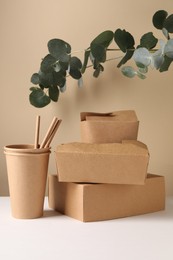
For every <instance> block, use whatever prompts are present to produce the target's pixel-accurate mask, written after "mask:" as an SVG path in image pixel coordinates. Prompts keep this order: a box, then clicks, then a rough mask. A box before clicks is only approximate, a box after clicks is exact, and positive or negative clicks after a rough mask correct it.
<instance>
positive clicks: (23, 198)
mask: <svg viewBox="0 0 173 260" xmlns="http://www.w3.org/2000/svg"><path fill="white" fill-rule="evenodd" d="M4 153H5V156H6V164H7V175H8V183H9V191H10V202H11V212H12V216H13V217H15V218H20V219H32V218H39V217H41V216H42V215H43V205H44V197H45V189H46V181H47V171H48V163H49V155H50V148H42V149H34V146H33V145H28V144H26V145H25V144H22V145H20V144H19V145H8V146H5V147H4Z"/></svg>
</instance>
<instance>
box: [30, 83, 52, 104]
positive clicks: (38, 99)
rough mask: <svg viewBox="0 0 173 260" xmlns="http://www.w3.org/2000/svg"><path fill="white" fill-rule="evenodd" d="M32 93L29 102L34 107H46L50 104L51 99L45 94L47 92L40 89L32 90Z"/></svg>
mask: <svg viewBox="0 0 173 260" xmlns="http://www.w3.org/2000/svg"><path fill="white" fill-rule="evenodd" d="M30 90H31V91H32V92H31V93H30V95H29V101H30V103H31V105H33V106H34V107H38V108H41V107H45V106H47V105H48V104H49V103H50V101H51V100H50V98H49V97H48V96H47V95H46V94H45V92H44V91H43V90H42V89H40V88H36V87H35V88H33V87H32V88H31V89H30Z"/></svg>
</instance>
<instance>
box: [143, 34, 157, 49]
mask: <svg viewBox="0 0 173 260" xmlns="http://www.w3.org/2000/svg"><path fill="white" fill-rule="evenodd" d="M157 42H158V39H156V38H155V37H154V35H153V33H152V32H148V33H146V34H144V35H143V36H142V37H141V39H140V47H145V48H147V49H148V50H150V49H153V48H154V47H155V46H156V44H157Z"/></svg>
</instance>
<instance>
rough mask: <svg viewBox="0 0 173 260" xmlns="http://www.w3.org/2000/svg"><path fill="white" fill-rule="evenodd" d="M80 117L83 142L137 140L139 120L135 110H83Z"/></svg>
mask: <svg viewBox="0 0 173 260" xmlns="http://www.w3.org/2000/svg"><path fill="white" fill-rule="evenodd" d="M80 118H81V122H80V132H81V141H82V142H86V143H118V142H121V141H122V140H137V136H138V128H139V121H138V119H137V116H136V113H135V111H133V110H122V111H117V112H111V113H94V112H82V113H81V114H80Z"/></svg>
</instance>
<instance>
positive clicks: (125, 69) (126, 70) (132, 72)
mask: <svg viewBox="0 0 173 260" xmlns="http://www.w3.org/2000/svg"><path fill="white" fill-rule="evenodd" d="M121 72H122V73H123V75H124V76H126V77H128V78H133V77H134V76H135V75H136V71H135V70H134V69H133V68H132V67H130V66H124V67H122V69H121Z"/></svg>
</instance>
